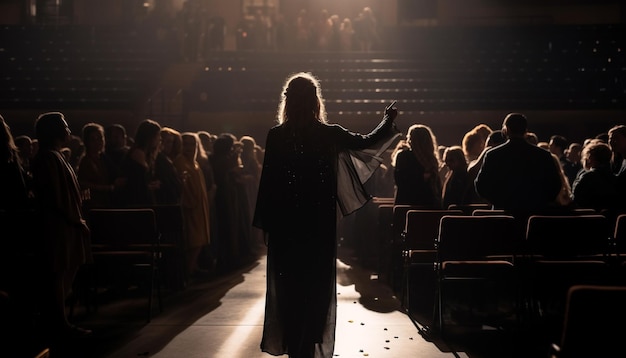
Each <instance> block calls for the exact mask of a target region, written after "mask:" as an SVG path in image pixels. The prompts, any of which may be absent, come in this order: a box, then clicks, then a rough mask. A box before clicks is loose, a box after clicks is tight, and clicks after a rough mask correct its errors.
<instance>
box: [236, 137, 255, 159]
mask: <svg viewBox="0 0 626 358" xmlns="http://www.w3.org/2000/svg"><path fill="white" fill-rule="evenodd" d="M239 142H241V144H242V146H243V148H242V150H243V151H242V153H241V154H242V155H245V156H249V157H254V156H255V155H256V154H255V150H256V148H255V147H256V141H255V140H254V138H253V137H251V136H248V135H245V136H243V137H241V138H240V139H239Z"/></svg>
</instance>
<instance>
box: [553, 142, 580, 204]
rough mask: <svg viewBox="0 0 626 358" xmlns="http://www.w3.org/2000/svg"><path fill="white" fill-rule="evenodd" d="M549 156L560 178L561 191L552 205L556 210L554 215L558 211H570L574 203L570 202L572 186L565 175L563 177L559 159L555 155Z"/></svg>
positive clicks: (563, 172)
mask: <svg viewBox="0 0 626 358" xmlns="http://www.w3.org/2000/svg"><path fill="white" fill-rule="evenodd" d="M550 154H552V160H553V161H554V165H555V166H556V169H557V171H558V172H559V177H560V178H561V191H559V194H558V195H557V196H556V198H555V199H554V202H553V203H552V205H553V208H554V209H556V210H555V213H558V212H559V210H568V209H572V206H573V202H574V201H573V200H572V186H571V185H570V184H569V179H568V178H567V175H565V170H563V166H562V165H561V161H560V160H559V157H558V156H557V155H556V154H553V153H550Z"/></svg>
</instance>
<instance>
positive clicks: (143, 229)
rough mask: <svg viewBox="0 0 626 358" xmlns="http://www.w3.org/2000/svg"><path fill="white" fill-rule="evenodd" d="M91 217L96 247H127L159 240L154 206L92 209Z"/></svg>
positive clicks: (102, 248)
mask: <svg viewBox="0 0 626 358" xmlns="http://www.w3.org/2000/svg"><path fill="white" fill-rule="evenodd" d="M88 219H89V227H90V229H91V243H92V247H93V248H94V250H98V249H100V250H126V249H133V248H147V247H151V246H156V245H157V244H158V239H159V231H158V228H157V223H156V216H155V213H154V210H152V209H148V208H142V209H91V210H89V212H88Z"/></svg>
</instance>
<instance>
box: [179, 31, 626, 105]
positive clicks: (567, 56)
mask: <svg viewBox="0 0 626 358" xmlns="http://www.w3.org/2000/svg"><path fill="white" fill-rule="evenodd" d="M621 30H623V28H622V26H619V25H610V26H609V25H604V26H532V27H531V26H527V27H514V28H505V29H502V28H493V27H433V28H417V29H416V28H410V29H402V28H397V29H394V30H390V31H388V32H387V33H386V36H387V37H393V38H396V39H395V40H394V45H393V46H391V45H390V46H389V48H386V49H385V51H377V52H372V53H333V52H289V53H284V52H246V51H240V52H236V53H217V54H215V55H214V56H213V57H211V58H209V59H207V60H206V62H205V70H204V72H203V73H202V74H200V75H199V76H198V77H197V79H196V81H195V83H194V85H193V86H192V88H191V94H192V95H191V97H190V98H191V101H190V106H191V107H192V108H195V109H198V110H210V111H211V110H212V111H223V110H250V111H257V110H267V111H273V110H274V109H275V108H276V104H277V102H278V100H279V98H278V95H277V88H280V86H281V84H282V82H281V81H283V80H284V79H285V78H286V76H287V75H289V74H290V73H291V72H296V71H302V70H305V71H311V72H313V73H314V74H315V75H317V76H318V77H319V78H320V79H321V80H322V82H323V90H324V94H325V97H326V98H327V103H326V104H327V109H328V111H329V112H335V113H343V112H357V111H358V112H367V111H377V110H380V106H381V104H384V103H388V102H389V101H390V100H392V99H396V100H398V105H399V106H402V108H403V110H405V111H407V112H411V111H415V112H419V111H424V110H501V109H511V108H519V109H525V110H564V109H566V110H577V109H587V110H596V109H618V108H623V107H624V105H625V102H626V99H625V98H626V97H625V96H624V93H625V88H624V81H625V80H626V61H624V51H623V49H624V45H625V41H626V40H625V39H624V38H623V37H620V36H619V35H618V34H619V33H620V31H621ZM397 38H400V39H397Z"/></svg>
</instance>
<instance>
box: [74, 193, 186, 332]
mask: <svg viewBox="0 0 626 358" xmlns="http://www.w3.org/2000/svg"><path fill="white" fill-rule="evenodd" d="M87 220H88V223H89V227H90V230H91V236H90V239H91V245H90V247H91V251H92V256H93V262H91V263H89V264H87V265H86V266H85V267H84V271H83V274H84V277H85V278H86V279H84V280H83V282H82V287H81V288H82V292H83V293H84V294H83V298H84V299H85V300H87V301H86V303H87V304H89V303H90V305H91V306H93V307H95V308H96V309H97V307H98V302H97V300H98V290H100V289H103V288H107V287H114V286H115V285H122V286H123V285H136V286H137V287H138V288H140V289H142V290H144V291H145V293H146V301H147V321H148V322H149V321H150V320H151V318H152V315H153V312H154V309H155V307H154V306H155V305H154V298H156V299H157V308H158V311H159V312H161V311H162V295H161V289H162V284H163V278H164V277H165V278H167V279H168V282H169V283H170V285H171V286H172V287H174V288H181V287H182V286H184V280H185V277H184V269H183V250H184V248H183V246H182V242H183V240H182V235H183V230H184V226H183V218H182V211H181V208H180V206H177V205H163V206H155V207H150V208H132V209H128V208H108V209H91V210H89V211H88V213H87ZM165 275H166V276H165ZM90 298H91V300H89V299H90Z"/></svg>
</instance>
